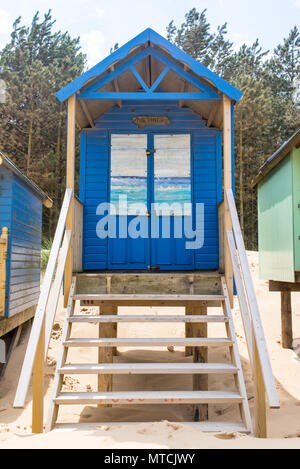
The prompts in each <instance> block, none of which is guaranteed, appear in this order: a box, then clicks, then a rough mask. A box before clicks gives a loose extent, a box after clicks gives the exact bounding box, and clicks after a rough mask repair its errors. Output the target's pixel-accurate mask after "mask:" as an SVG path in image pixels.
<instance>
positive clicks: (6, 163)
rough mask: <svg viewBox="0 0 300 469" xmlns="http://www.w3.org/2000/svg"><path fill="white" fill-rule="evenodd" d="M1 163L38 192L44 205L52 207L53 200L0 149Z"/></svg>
mask: <svg viewBox="0 0 300 469" xmlns="http://www.w3.org/2000/svg"><path fill="white" fill-rule="evenodd" d="M1 165H3V166H4V167H5V168H7V169H9V170H10V171H11V172H12V173H14V174H15V175H16V176H18V178H20V179H21V180H22V181H24V182H25V184H27V186H29V187H30V188H31V189H32V190H33V191H34V192H35V193H36V194H38V195H39V197H40V198H41V199H42V201H43V204H44V205H45V206H46V207H48V208H51V207H52V204H53V202H52V200H51V199H50V197H48V195H47V194H46V193H45V192H44V191H42V189H40V188H39V187H38V186H37V185H36V184H35V182H33V181H32V180H31V179H29V178H28V177H27V176H25V174H23V173H22V171H21V170H20V169H19V168H18V167H17V166H16V165H15V164H14V163H13V162H12V161H11V160H10V159H9V158H8V157H7V156H5V155H4V154H3V153H2V152H1V151H0V166H1Z"/></svg>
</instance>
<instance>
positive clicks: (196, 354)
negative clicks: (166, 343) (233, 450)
mask: <svg viewBox="0 0 300 469" xmlns="http://www.w3.org/2000/svg"><path fill="white" fill-rule="evenodd" d="M191 313H192V314H197V315H201V316H206V315H207V306H203V305H200V306H197V307H194V308H193V312H191ZM191 326H192V337H204V338H206V337H207V323H193V324H191ZM193 360H194V363H207V362H208V348H207V347H194V348H193ZM193 390H194V391H207V390H208V375H205V374H201V375H194V376H193ZM194 420H195V421H199V422H204V421H205V420H208V404H199V405H196V406H195V407H194Z"/></svg>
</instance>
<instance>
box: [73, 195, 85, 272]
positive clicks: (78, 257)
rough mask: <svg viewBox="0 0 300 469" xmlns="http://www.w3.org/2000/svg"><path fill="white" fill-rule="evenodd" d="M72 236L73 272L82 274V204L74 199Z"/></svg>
mask: <svg viewBox="0 0 300 469" xmlns="http://www.w3.org/2000/svg"><path fill="white" fill-rule="evenodd" d="M73 217H74V218H73V226H74V228H76V229H74V230H72V231H73V235H72V252H73V272H82V230H83V203H82V202H81V201H80V200H79V199H78V198H77V197H75V198H74V212H73Z"/></svg>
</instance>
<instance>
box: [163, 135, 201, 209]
mask: <svg viewBox="0 0 300 469" xmlns="http://www.w3.org/2000/svg"><path fill="white" fill-rule="evenodd" d="M154 148H155V156H154V202H155V204H162V203H170V204H174V203H176V204H177V208H175V209H174V214H175V215H176V214H177V215H181V214H183V213H184V214H186V215H190V214H191V201H192V198H191V137H190V135H188V134H187V135H155V138H154Z"/></svg>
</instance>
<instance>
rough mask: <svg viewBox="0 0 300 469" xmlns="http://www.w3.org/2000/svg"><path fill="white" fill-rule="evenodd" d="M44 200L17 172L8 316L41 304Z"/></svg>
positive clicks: (13, 192) (13, 198)
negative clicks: (39, 300)
mask: <svg viewBox="0 0 300 469" xmlns="http://www.w3.org/2000/svg"><path fill="white" fill-rule="evenodd" d="M41 231H42V200H41V198H40V197H39V196H38V195H37V194H36V193H35V192H33V190H32V189H31V188H30V187H29V186H27V185H26V184H25V182H23V181H22V180H21V179H19V178H18V177H17V176H16V175H14V176H13V179H12V224H11V246H10V249H11V254H10V284H9V311H8V316H10V317H11V316H12V315H14V314H18V313H19V312H21V311H22V310H23V309H26V308H30V307H32V306H34V305H36V304H37V301H38V297H39V292H40V262H41V257H40V250H41V236H42V234H41Z"/></svg>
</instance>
